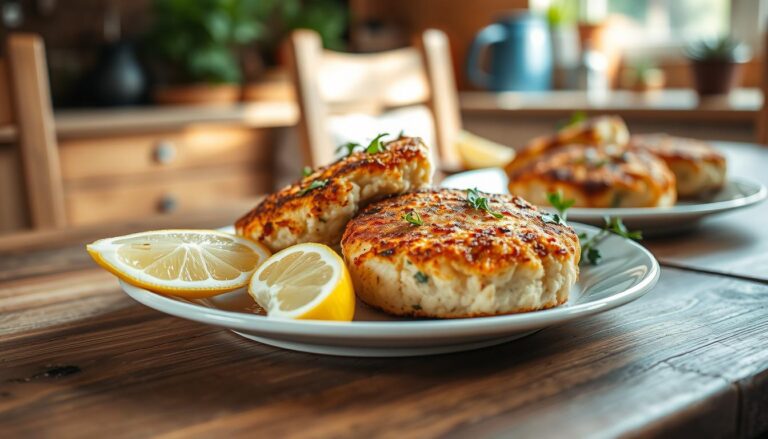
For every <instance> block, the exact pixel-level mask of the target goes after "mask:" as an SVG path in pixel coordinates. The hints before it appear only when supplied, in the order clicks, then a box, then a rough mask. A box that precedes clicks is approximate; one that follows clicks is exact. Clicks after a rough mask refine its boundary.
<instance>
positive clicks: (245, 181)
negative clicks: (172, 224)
mask: <svg viewBox="0 0 768 439" xmlns="http://www.w3.org/2000/svg"><path fill="white" fill-rule="evenodd" d="M272 150H273V145H272V144H271V132H270V131H268V130H260V129H252V128H248V127H244V126H237V125H212V124H197V125H191V126H187V127H184V128H182V129H176V130H168V131H161V132H156V133H150V134H145V133H139V134H126V135H110V136H106V135H104V136H99V137H85V138H70V139H62V140H60V141H59V151H60V157H61V170H62V177H63V180H64V194H65V195H64V198H65V205H66V210H67V221H68V224H70V225H81V224H94V223H105V222H119V221H125V220H130V219H135V218H142V217H146V216H150V215H155V214H161V213H171V212H185V211H194V210H200V209H206V208H211V209H214V208H216V206H220V205H222V204H223V203H227V202H233V201H236V200H242V199H244V198H255V197H256V196H258V195H259V194H263V193H265V192H269V191H270V190H271V189H272V179H273V176H272V172H271V168H272V163H271V162H272Z"/></svg>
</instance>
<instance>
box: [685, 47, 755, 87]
mask: <svg viewBox="0 0 768 439" xmlns="http://www.w3.org/2000/svg"><path fill="white" fill-rule="evenodd" d="M685 55H686V57H687V58H688V60H689V61H690V62H691V70H692V73H693V82H694V86H695V87H696V92H697V93H698V94H699V95H700V96H708V95H717V94H727V93H729V92H730V91H731V89H732V88H733V87H735V86H736V85H737V84H738V83H739V82H740V81H741V74H742V67H743V64H744V63H746V62H747V61H748V60H749V49H748V48H747V47H746V46H745V45H744V44H743V43H741V42H740V41H737V40H734V39H732V38H730V37H728V36H725V37H721V38H717V39H714V40H702V41H699V42H696V43H694V44H691V45H690V46H689V47H688V48H687V49H686V51H685Z"/></svg>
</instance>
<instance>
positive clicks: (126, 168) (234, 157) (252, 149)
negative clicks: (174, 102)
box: [59, 125, 272, 181]
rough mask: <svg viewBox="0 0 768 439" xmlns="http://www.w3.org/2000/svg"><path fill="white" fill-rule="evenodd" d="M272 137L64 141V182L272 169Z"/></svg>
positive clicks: (190, 134) (203, 132)
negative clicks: (241, 167)
mask: <svg viewBox="0 0 768 439" xmlns="http://www.w3.org/2000/svg"><path fill="white" fill-rule="evenodd" d="M269 137H270V133H269V132H268V131H266V130H253V129H248V128H244V127H234V126H211V125H203V126H191V127H187V128H185V129H184V130H179V131H173V132H165V133H155V134H151V135H146V134H142V135H126V136H111V137H100V138H88V139H72V140H62V141H61V142H60V144H59V146H60V156H61V168H62V176H63V178H64V180H65V181H75V180H80V179H87V178H101V177H115V176H125V175H135V174H146V173H159V172H167V171H168V170H179V169H192V168H202V167H210V166H217V165H226V164H243V163H251V164H256V165H263V166H264V167H266V166H269V165H268V163H269V162H270V160H271V152H272V145H271V143H270V141H269Z"/></svg>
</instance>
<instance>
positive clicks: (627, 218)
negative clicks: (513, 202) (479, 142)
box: [441, 168, 768, 235]
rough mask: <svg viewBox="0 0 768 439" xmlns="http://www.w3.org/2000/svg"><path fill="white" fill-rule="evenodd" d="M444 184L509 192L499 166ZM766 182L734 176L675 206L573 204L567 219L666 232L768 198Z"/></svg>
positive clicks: (649, 232)
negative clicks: (616, 220) (611, 220)
mask: <svg viewBox="0 0 768 439" xmlns="http://www.w3.org/2000/svg"><path fill="white" fill-rule="evenodd" d="M441 186H442V187H446V188H452V189H469V188H473V187H477V188H478V189H479V190H481V191H483V192H489V193H498V194H508V193H509V190H507V176H506V174H505V173H504V171H503V170H501V169H499V168H488V169H478V170H475V171H467V172H461V173H458V174H454V175H451V176H449V177H446V178H445V179H444V180H443V182H442V183H441ZM766 194H768V191H766V188H765V186H763V185H762V184H760V183H758V182H755V181H753V180H748V179H744V178H731V179H729V180H728V182H727V183H726V185H725V187H724V188H723V189H722V190H721V191H720V192H718V193H716V194H713V195H712V196H711V197H709V198H707V199H703V200H695V201H681V202H678V203H677V204H676V205H674V206H672V207H650V208H612V209H599V208H576V207H574V208H571V209H568V219H569V220H571V221H578V222H581V223H586V224H592V225H595V226H602V225H603V224H604V218H605V217H606V216H618V217H621V218H622V220H623V221H624V223H625V224H626V225H627V227H628V228H630V229H631V230H642V231H643V233H644V234H646V235H653V234H665V233H672V232H678V231H681V230H686V229H690V228H692V227H694V226H696V225H697V224H698V223H699V221H700V220H701V219H702V218H704V217H706V216H708V215H714V214H717V213H722V212H728V211H731V210H734V209H739V208H742V207H747V206H751V205H753V204H757V203H759V202H761V201H763V200H764V199H765V198H766Z"/></svg>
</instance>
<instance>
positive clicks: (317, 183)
mask: <svg viewBox="0 0 768 439" xmlns="http://www.w3.org/2000/svg"><path fill="white" fill-rule="evenodd" d="M327 184H328V180H327V179H325V180H313V181H312V183H310V184H309V186H307V187H305V188H304V189H302V190H300V191H299V195H304V194H306V193H307V192H309V191H311V190H314V189H318V188H321V187H325V185H327Z"/></svg>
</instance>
